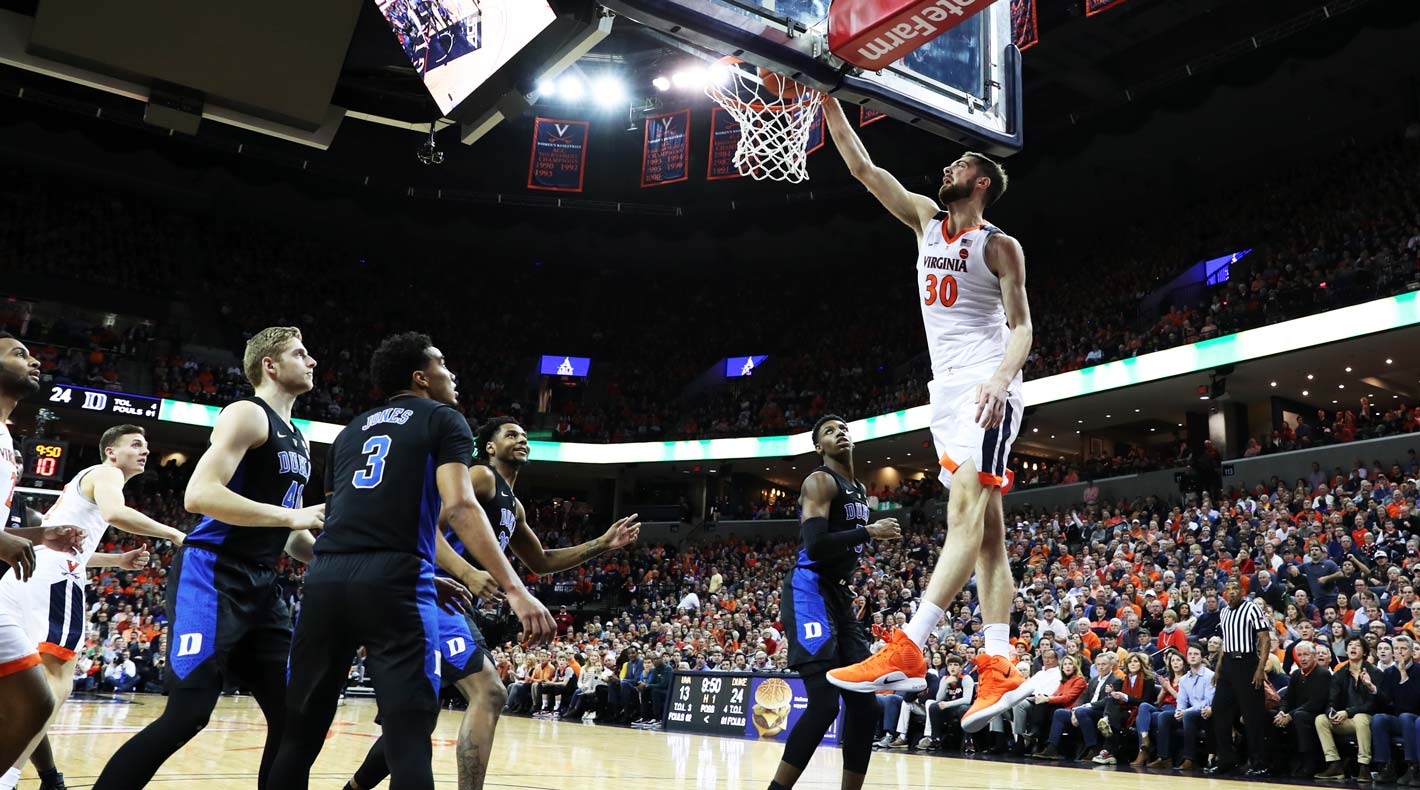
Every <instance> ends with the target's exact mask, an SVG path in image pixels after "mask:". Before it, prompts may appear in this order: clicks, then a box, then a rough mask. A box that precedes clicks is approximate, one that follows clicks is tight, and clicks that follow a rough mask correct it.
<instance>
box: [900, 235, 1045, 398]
mask: <svg viewBox="0 0 1420 790" xmlns="http://www.w3.org/2000/svg"><path fill="white" fill-rule="evenodd" d="M1000 232H1001V229H1000V228H997V227H995V226H994V225H989V224H985V223H982V224H980V225H977V226H975V227H971V228H965V229H963V230H962V231H961V232H960V233H958V234H957V235H956V236H955V237H949V236H947V212H945V211H940V212H938V213H937V215H936V216H935V217H933V218H932V219H931V220H929V221H928V222H927V227H926V228H925V229H923V232H922V241H921V246H920V247H919V248H918V250H917V297H918V299H919V300H921V304H922V324H923V326H924V327H925V328H926V330H927V350H928V353H929V354H930V355H931V357H932V376H933V378H942V377H945V376H947V375H948V374H949V373H950V372H951V371H952V370H958V371H960V370H963V369H968V368H978V367H980V368H986V367H995V366H997V365H1000V364H1001V360H1002V359H1004V358H1005V356H1006V341H1007V340H1008V339H1009V338H1010V335H1011V330H1010V327H1008V326H1007V325H1006V308H1005V306H1004V305H1003V304H1002V301H1001V283H1000V281H999V280H998V279H997V277H996V274H995V273H994V272H992V271H991V267H989V266H987V265H986V241H987V239H989V238H991V236H992V234H995V233H1000ZM992 372H993V371H986V373H985V375H986V376H989V375H990V374H991V373H992ZM1019 378H1020V377H1019V376H1017V379H1019Z"/></svg>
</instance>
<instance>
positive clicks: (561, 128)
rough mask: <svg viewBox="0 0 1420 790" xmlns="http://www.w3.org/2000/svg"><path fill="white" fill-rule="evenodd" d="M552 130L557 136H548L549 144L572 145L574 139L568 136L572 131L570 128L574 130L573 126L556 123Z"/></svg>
mask: <svg viewBox="0 0 1420 790" xmlns="http://www.w3.org/2000/svg"><path fill="white" fill-rule="evenodd" d="M552 128H553V129H555V130H556V131H557V134H554V135H549V136H548V138H547V141H548V142H549V143H571V142H572V138H571V137H568V136H567V130H568V129H570V128H572V125H571V124H566V123H554V124H553V125H552Z"/></svg>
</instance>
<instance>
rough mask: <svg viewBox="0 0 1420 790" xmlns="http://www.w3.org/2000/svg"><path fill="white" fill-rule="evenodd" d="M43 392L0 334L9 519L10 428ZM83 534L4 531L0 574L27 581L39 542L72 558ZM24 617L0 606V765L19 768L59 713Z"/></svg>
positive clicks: (14, 346)
mask: <svg viewBox="0 0 1420 790" xmlns="http://www.w3.org/2000/svg"><path fill="white" fill-rule="evenodd" d="M36 392H39V360H38V359H35V358H34V357H33V356H31V355H30V351H29V349H28V348H26V347H25V344H24V343H21V342H20V341H19V340H17V339H16V338H15V336H14V335H11V334H10V333H9V332H0V503H3V505H4V507H3V508H0V509H3V511H4V512H5V513H6V514H7V520H8V514H9V512H10V506H11V505H12V504H13V501H14V496H15V484H16V483H18V482H19V479H20V455H19V453H17V452H15V441H14V439H13V438H12V437H11V436H10V429H9V427H8V426H7V425H6V423H7V422H9V420H10V415H11V414H12V413H13V412H14V411H15V407H16V406H17V405H19V403H20V400H21V399H22V398H24V397H26V396H28V395H31V394H33V393H36ZM83 540H84V534H83V532H82V531H81V530H79V529H76V528H73V527H62V528H57V527H23V528H20V529H11V530H8V531H7V530H3V529H0V563H3V565H4V566H5V567H3V568H0V573H5V572H7V571H8V573H6V575H9V576H14V577H15V578H17V579H19V580H20V581H22V582H25V581H28V580H29V578H30V576H31V575H32V574H33V573H34V569H35V547H34V544H35V543H36V542H39V543H42V544H43V545H45V546H48V547H49V548H51V549H53V550H54V551H56V552H63V553H69V554H72V553H74V552H76V551H77V550H78V549H79V547H80V546H82V545H83ZM24 616H25V615H24V612H23V611H22V610H21V609H20V608H19V607H18V606H15V605H13V604H10V603H6V602H3V601H0V765H4V766H10V765H13V764H15V763H17V762H19V758H20V755H22V754H24V753H25V752H26V751H27V750H28V749H29V746H30V742H31V741H33V740H34V739H35V736H36V735H38V734H39V733H40V732H41V731H42V730H43V729H44V725H45V722H47V721H49V717H50V714H52V713H53V712H54V710H55V708H57V707H58V705H57V703H56V702H55V701H54V695H53V694H52V693H51V692H50V690H49V684H48V683H47V682H45V674H44V670H43V669H41V668H40V657H39V652H38V651H37V650H35V641H34V640H33V639H31V638H30V635H29V633H28V632H27V631H26V629H25V626H24Z"/></svg>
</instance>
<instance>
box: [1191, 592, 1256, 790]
mask: <svg viewBox="0 0 1420 790" xmlns="http://www.w3.org/2000/svg"><path fill="white" fill-rule="evenodd" d="M1223 597H1224V598H1225V599H1226V600H1227V602H1228V608H1227V609H1225V610H1223V612H1222V632H1223V652H1222V655H1221V656H1220V657H1219V659H1218V670H1217V673H1216V674H1215V675H1214V676H1213V679H1214V681H1215V682H1216V683H1217V686H1218V688H1217V689H1216V691H1215V692H1214V694H1213V727H1214V730H1213V732H1214V736H1215V740H1216V741H1217V747H1218V762H1217V764H1216V765H1214V766H1213V767H1212V768H1209V769H1208V770H1207V771H1205V772H1204V773H1209V774H1214V775H1222V774H1228V773H1232V772H1233V771H1235V770H1237V769H1238V768H1239V767H1240V766H1239V764H1238V753H1237V748H1236V747H1234V746H1233V719H1234V718H1236V717H1237V714H1238V713H1242V716H1243V725H1244V727H1245V728H1246V732H1247V750H1248V767H1247V776H1248V777H1249V778H1261V777H1264V776H1267V768H1266V765H1267V751H1266V748H1265V744H1264V738H1265V737H1266V733H1267V728H1266V722H1267V707H1266V704H1265V701H1264V697H1263V692H1262V683H1263V681H1264V680H1266V678H1267V675H1266V669H1267V655H1268V653H1270V652H1271V651H1272V624H1271V623H1269V622H1267V618H1266V617H1264V616H1263V615H1262V610H1261V609H1260V608H1258V606H1257V604H1256V603H1254V602H1253V601H1252V600H1251V599H1246V598H1243V594H1242V585H1241V584H1239V583H1238V581H1237V580H1233V581H1230V582H1228V583H1227V584H1225V585H1223Z"/></svg>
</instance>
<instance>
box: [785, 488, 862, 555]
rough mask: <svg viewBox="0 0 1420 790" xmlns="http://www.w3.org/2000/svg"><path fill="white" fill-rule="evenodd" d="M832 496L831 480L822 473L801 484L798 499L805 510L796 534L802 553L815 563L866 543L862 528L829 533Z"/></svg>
mask: <svg viewBox="0 0 1420 790" xmlns="http://www.w3.org/2000/svg"><path fill="white" fill-rule="evenodd" d="M833 493H834V483H833V479H832V478H831V477H829V476H828V475H827V474H825V473H823V472H815V473H814V474H811V475H809V479H808V480H805V481H804V490H803V493H802V494H800V497H799V501H800V503H801V504H802V505H803V510H804V520H803V524H801V525H800V527H799V532H800V535H801V536H802V538H803V542H804V553H805V554H807V555H808V557H809V559H810V560H813V561H814V562H817V561H819V560H822V559H827V558H829V557H832V556H835V555H837V554H841V553H844V552H847V551H852V550H853V547H854V546H857V545H859V544H861V543H867V542H868V530H867V529H865V528H863V527H858V528H857V529H850V530H844V531H842V532H829V531H828V516H829V508H830V507H831V506H832V505H833Z"/></svg>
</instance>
